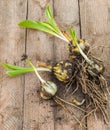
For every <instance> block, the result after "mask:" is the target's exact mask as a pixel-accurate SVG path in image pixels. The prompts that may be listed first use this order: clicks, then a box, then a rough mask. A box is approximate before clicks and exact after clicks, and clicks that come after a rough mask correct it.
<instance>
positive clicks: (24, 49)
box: [0, 0, 110, 130]
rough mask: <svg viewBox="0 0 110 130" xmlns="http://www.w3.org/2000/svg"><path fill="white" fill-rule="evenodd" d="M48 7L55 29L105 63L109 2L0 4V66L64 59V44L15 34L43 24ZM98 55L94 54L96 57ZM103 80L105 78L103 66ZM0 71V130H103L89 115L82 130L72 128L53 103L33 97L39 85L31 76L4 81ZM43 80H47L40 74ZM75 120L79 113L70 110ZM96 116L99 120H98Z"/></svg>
mask: <svg viewBox="0 0 110 130" xmlns="http://www.w3.org/2000/svg"><path fill="white" fill-rule="evenodd" d="M48 3H50V5H51V8H52V9H53V13H54V16H55V18H56V21H57V23H58V25H59V26H60V27H61V28H63V29H64V30H67V29H68V28H69V27H70V26H72V27H73V28H74V29H75V30H76V32H77V34H78V36H79V37H82V38H86V39H87V40H88V41H89V42H90V43H91V45H92V46H100V45H105V46H106V47H105V48H104V49H103V52H102V48H101V47H97V48H94V49H93V52H94V53H95V54H96V56H97V57H100V58H101V59H102V60H104V61H105V63H107V62H108V59H109V57H110V49H109V47H110V43H109V41H110V0H50V1H49V0H25V1H24V0H19V1H18V0H10V1H9V0H0V62H3V61H5V62H8V63H12V64H17V65H22V66H25V62H24V61H21V56H22V55H23V54H27V55H28V56H29V58H30V59H31V61H32V62H33V63H34V64H36V61H38V60H43V61H45V62H48V61H53V62H55V61H59V60H61V59H66V58H67V51H66V46H67V44H65V43H64V42H62V41H61V40H59V39H57V38H54V37H52V36H50V35H47V34H45V33H42V32H39V31H35V30H30V29H21V28H19V27H18V26H17V23H18V22H19V21H21V20H24V19H33V20H44V17H45V14H44V11H45V8H46V5H47V4H48ZM97 50H98V51H97ZM106 67H107V68H108V69H107V70H108V71H107V72H106V73H107V74H108V75H109V74H110V69H109V64H106ZM4 72H5V71H4V69H3V68H2V67H1V66H0V130H44V129H45V130H99V129H100V130H109V129H110V123H109V124H108V125H105V124H104V122H103V119H101V118H97V120H96V119H95V118H94V116H93V115H91V116H90V117H89V118H87V121H85V125H87V129H86V128H81V127H79V126H78V125H77V123H76V121H75V120H74V119H73V118H72V115H70V114H67V113H66V112H65V111H64V110H63V109H62V108H61V107H59V106H57V107H53V106H55V103H54V102H53V101H44V100H42V99H41V98H40V97H39V94H38V93H37V91H38V88H39V86H40V82H39V81H38V80H37V78H36V76H35V74H34V73H32V74H26V75H23V76H18V77H16V78H9V77H6V76H5V75H4ZM43 77H44V78H45V79H49V78H50V77H48V76H47V75H46V74H43ZM74 112H75V113H77V115H78V116H80V115H81V113H80V112H79V111H77V110H74ZM99 116H100V115H99Z"/></svg>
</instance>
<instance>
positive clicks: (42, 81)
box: [26, 60, 46, 84]
mask: <svg viewBox="0 0 110 130" xmlns="http://www.w3.org/2000/svg"><path fill="white" fill-rule="evenodd" d="M26 61H27V63H28V64H29V65H30V66H31V67H32V68H33V70H34V71H35V73H36V75H37V77H38V79H39V80H40V81H41V83H42V84H44V83H46V81H45V80H43V79H42V77H41V76H40V75H39V73H38V71H37V70H36V68H35V67H34V65H33V64H32V63H31V61H29V60H26Z"/></svg>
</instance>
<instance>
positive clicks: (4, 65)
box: [2, 63, 24, 70]
mask: <svg viewBox="0 0 110 130" xmlns="http://www.w3.org/2000/svg"><path fill="white" fill-rule="evenodd" d="M2 66H3V67H5V68H7V69H10V70H19V69H24V68H23V67H19V66H15V65H11V64H7V63H2Z"/></svg>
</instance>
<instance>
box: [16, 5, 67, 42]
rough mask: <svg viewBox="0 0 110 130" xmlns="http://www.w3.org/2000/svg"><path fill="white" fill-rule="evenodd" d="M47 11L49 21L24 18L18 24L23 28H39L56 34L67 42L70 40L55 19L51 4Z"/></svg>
mask: <svg viewBox="0 0 110 130" xmlns="http://www.w3.org/2000/svg"><path fill="white" fill-rule="evenodd" d="M45 13H46V18H47V22H39V21H33V20H24V21H21V22H20V23H19V24H18V25H19V26H20V27H23V28H31V29H37V30H40V31H43V32H46V33H49V34H51V35H54V36H56V37H58V38H60V39H62V40H64V41H66V42H69V40H68V39H67V38H66V37H65V36H64V35H63V33H62V32H61V31H60V29H59V28H58V27H57V24H56V22H55V20H54V17H53V15H52V12H51V10H50V7H49V6H47V8H46V11H45Z"/></svg>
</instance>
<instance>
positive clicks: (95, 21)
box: [80, 0, 110, 130]
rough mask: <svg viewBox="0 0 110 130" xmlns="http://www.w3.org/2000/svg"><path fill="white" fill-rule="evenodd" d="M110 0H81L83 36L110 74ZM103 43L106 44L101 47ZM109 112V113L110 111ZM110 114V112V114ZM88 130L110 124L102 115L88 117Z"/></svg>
mask: <svg viewBox="0 0 110 130" xmlns="http://www.w3.org/2000/svg"><path fill="white" fill-rule="evenodd" d="M109 10H110V1H109V0H105V1H103V0H80V16H81V17H80V18H81V30H82V37H83V38H86V39H88V41H89V42H90V43H91V45H92V46H93V47H94V49H93V50H92V51H93V53H94V54H95V55H96V57H97V58H100V59H101V60H103V61H104V62H105V66H106V68H107V69H106V71H107V72H106V73H108V75H109V74H110V69H109V61H108V57H110V42H109V41H110V19H109V18H110V11H109ZM101 45H103V46H105V47H104V48H103V47H100V46H101ZM108 114H109V113H108ZM109 115H110V114H109ZM87 126H88V130H99V129H100V130H109V129H110V124H108V125H105V123H104V120H103V118H102V117H101V115H100V114H99V115H98V118H97V119H96V118H95V117H94V115H91V116H90V117H89V118H87Z"/></svg>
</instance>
